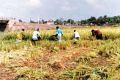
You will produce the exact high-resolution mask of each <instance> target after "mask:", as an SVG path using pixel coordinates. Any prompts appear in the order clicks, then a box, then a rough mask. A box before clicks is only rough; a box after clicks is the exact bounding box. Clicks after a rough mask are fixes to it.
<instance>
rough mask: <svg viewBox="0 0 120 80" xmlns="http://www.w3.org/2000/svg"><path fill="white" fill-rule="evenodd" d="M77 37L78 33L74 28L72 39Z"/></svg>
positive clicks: (78, 36)
mask: <svg viewBox="0 0 120 80" xmlns="http://www.w3.org/2000/svg"><path fill="white" fill-rule="evenodd" d="M79 38H80V35H79V33H78V32H77V31H76V30H74V33H73V39H75V40H79Z"/></svg>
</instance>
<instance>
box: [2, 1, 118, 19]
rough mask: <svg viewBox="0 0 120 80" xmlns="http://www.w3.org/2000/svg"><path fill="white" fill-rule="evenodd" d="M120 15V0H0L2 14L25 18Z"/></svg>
mask: <svg viewBox="0 0 120 80" xmlns="http://www.w3.org/2000/svg"><path fill="white" fill-rule="evenodd" d="M105 14H106V15H108V16H115V15H120V0H0V16H5V17H15V18H21V19H24V20H29V19H30V18H31V19H38V17H39V18H41V19H56V18H61V17H63V18H65V19H68V18H72V19H76V20H81V19H86V18H89V17H90V16H96V17H98V16H103V15H105Z"/></svg>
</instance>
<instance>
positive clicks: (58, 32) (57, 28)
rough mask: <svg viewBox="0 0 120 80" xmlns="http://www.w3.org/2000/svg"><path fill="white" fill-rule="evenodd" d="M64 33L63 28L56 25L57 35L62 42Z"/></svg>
mask: <svg viewBox="0 0 120 80" xmlns="http://www.w3.org/2000/svg"><path fill="white" fill-rule="evenodd" d="M62 35H63V32H62V30H61V29H60V28H59V27H58V26H57V27H56V36H57V38H58V41H59V42H61V40H62Z"/></svg>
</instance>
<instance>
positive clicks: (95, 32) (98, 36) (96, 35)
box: [91, 30, 103, 40]
mask: <svg viewBox="0 0 120 80" xmlns="http://www.w3.org/2000/svg"><path fill="white" fill-rule="evenodd" d="M91 32H92V36H93V37H94V38H96V39H97V40H102V39H103V36H102V32H101V31H99V30H91Z"/></svg>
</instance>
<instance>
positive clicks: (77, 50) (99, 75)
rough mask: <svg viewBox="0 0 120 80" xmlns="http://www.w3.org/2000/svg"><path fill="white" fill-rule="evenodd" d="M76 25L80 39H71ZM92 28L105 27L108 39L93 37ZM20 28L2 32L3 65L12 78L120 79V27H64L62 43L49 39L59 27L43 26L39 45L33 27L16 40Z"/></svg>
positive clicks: (0, 58) (51, 79) (44, 79)
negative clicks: (34, 38) (20, 39)
mask: <svg viewBox="0 0 120 80" xmlns="http://www.w3.org/2000/svg"><path fill="white" fill-rule="evenodd" d="M74 29H75V30H77V31H78V32H79V33H80V40H78V41H74V40H71V37H72V34H73V31H74ZM92 29H99V30H100V31H102V33H103V37H104V40H96V39H93V38H92V37H91V30H92ZM19 32H20V31H15V32H4V33H0V36H1V37H0V54H1V57H0V62H1V64H0V65H2V66H0V68H3V69H4V68H5V69H6V68H7V69H8V73H9V74H8V73H7V72H5V73H4V75H7V77H10V78H9V79H10V80H120V74H119V73H120V28H119V27H91V28H63V38H62V42H61V43H59V42H58V41H49V40H48V39H49V37H50V36H51V35H53V34H54V33H55V29H51V30H40V33H41V37H42V40H41V41H38V42H36V44H37V45H36V46H34V45H32V44H31V36H32V32H33V31H30V30H29V31H25V32H24V34H25V40H24V41H22V42H20V43H16V35H17V34H18V33H19ZM1 73H2V72H1ZM1 73H0V74H1ZM10 74H13V75H12V76H11V75H10ZM11 77H12V78H11ZM0 79H6V78H5V77H2V76H0Z"/></svg>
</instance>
